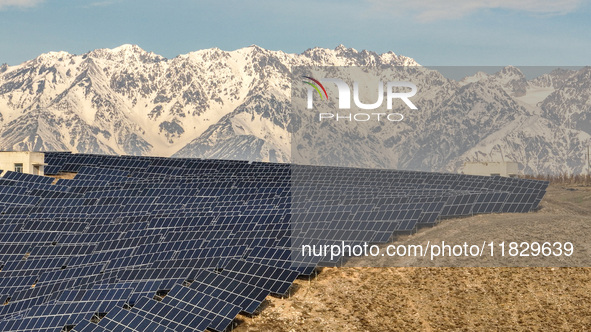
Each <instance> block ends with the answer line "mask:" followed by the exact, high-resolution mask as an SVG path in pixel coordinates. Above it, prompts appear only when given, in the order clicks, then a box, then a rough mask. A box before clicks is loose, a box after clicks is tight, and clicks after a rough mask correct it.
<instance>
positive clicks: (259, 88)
mask: <svg viewBox="0 0 591 332" xmlns="http://www.w3.org/2000/svg"><path fill="white" fill-rule="evenodd" d="M295 66H374V67H380V66H418V64H417V63H416V62H415V61H414V60H413V59H411V58H408V57H405V56H400V55H396V54H394V53H392V52H388V53H384V54H377V53H374V52H370V51H365V50H364V51H357V50H354V49H351V48H346V47H344V46H342V45H340V46H338V47H337V48H335V49H334V50H331V49H323V48H314V49H309V50H307V51H305V52H303V53H301V54H288V53H284V52H282V51H270V50H265V49H262V48H260V47H258V46H254V45H253V46H250V47H246V48H242V49H239V50H235V51H231V52H227V51H222V50H219V49H215V48H214V49H206V50H200V51H196V52H191V53H189V54H185V55H179V56H177V57H175V58H173V59H166V58H163V57H161V56H159V55H156V54H154V53H151V52H146V51H144V50H142V49H141V48H140V47H138V46H135V45H122V46H120V47H117V48H114V49H99V50H94V51H91V52H88V53H86V54H82V55H73V54H69V53H66V52H50V53H47V54H42V55H40V56H39V57H37V58H35V59H33V60H30V61H27V62H25V63H23V64H20V65H16V66H7V65H3V66H1V67H0V149H4V150H41V151H43V150H45V151H49V150H68V151H74V152H89V153H106V154H134V155H160V156H171V155H174V156H178V157H207V158H231V159H245V160H264V161H283V162H286V161H290V160H291V159H290V158H291V138H292V135H293V133H294V131H296V130H306V128H302V127H301V126H298V124H297V123H295V122H294V118H293V117H292V116H291V113H292V110H291V105H290V90H291V82H292V78H291V69H292V68H294V67H295ZM417 68H418V67H417ZM421 68H422V67H421ZM590 72H591V69H589V68H584V69H581V70H579V71H567V70H556V71H553V72H551V73H549V74H545V75H542V76H540V77H538V78H536V79H533V80H529V81H528V80H527V79H526V78H525V76H524V75H523V74H522V73H521V72H520V71H519V69H517V68H514V67H507V68H504V69H503V70H501V71H500V72H498V73H496V74H485V73H479V74H477V75H474V76H472V77H468V78H466V79H464V80H462V81H459V82H456V81H453V80H450V79H447V78H445V77H443V76H442V75H441V74H440V73H438V72H436V71H433V70H421V71H417V72H416V73H414V74H412V75H413V76H412V80H413V82H415V83H416V84H417V85H419V84H420V85H421V86H422V87H428V89H425V88H423V90H422V91H427V90H428V93H421V94H417V96H416V98H417V99H416V101H417V103H418V105H420V106H419V110H420V111H421V113H420V116H417V117H408V118H407V119H405V121H404V122H403V123H400V124H398V125H397V128H396V130H391V129H392V128H390V129H388V128H383V125H380V124H376V126H375V127H374V128H372V130H371V131H369V132H367V131H361V129H359V130H358V131H357V132H356V135H357V136H355V137H356V139H357V140H356V141H355V142H356V144H358V148H355V149H351V151H350V152H349V153H348V154H347V155H342V156H335V158H337V159H338V158H348V160H352V159H353V160H363V159H364V158H365V159H367V158H376V160H379V163H378V164H379V166H382V167H389V168H404V169H422V170H435V171H438V170H447V171H456V170H458V169H459V168H460V166H461V165H462V164H463V162H464V161H468V160H482V161H485V160H497V159H500V158H504V159H512V160H515V161H518V162H520V163H522V164H523V167H522V169H523V170H524V171H526V172H529V173H548V172H552V173H556V172H564V171H567V172H575V173H578V172H581V171H583V170H584V169H585V168H584V164H585V160H584V151H586V146H587V145H588V144H589V143H590V142H591V136H590V135H591V116H589V114H590V111H591V110H590V107H591V100H590V96H591V86H590V84H589V74H590ZM355 130H357V129H353V132H354V131H355ZM301 137H307V138H308V139H309V142H308V143H309V144H311V142H312V141H313V140H314V139H315V136H314V135H308V136H301ZM316 138H319V137H318V136H316ZM303 143H304V148H305V145H306V144H308V143H306V142H303ZM372 144H373V145H372ZM310 146H311V145H310ZM368 146H373V148H371V149H367V147H368Z"/></svg>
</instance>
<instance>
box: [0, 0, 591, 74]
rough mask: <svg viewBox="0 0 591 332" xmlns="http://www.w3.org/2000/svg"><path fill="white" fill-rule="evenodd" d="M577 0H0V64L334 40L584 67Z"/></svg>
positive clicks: (465, 62)
mask: <svg viewBox="0 0 591 332" xmlns="http://www.w3.org/2000/svg"><path fill="white" fill-rule="evenodd" d="M590 14H591V4H590V1H582V0H554V1H553V0H521V1H515V0H479V1H473V0H447V1H441V0H416V1H413V0H404V1H401V0H314V1H309V0H298V1H281V0H251V1H244V0H228V1H222V0H167V1H162V0H161V1H153V0H106V1H102V0H98V1H96V0H95V1H92V0H91V1H86V0H0V64H2V63H8V64H9V65H16V64H19V63H22V62H24V61H26V60H30V59H33V58H35V57H36V56H38V55H39V54H42V53H46V52H49V51H66V52H69V53H73V54H82V53H85V52H88V51H90V50H94V49H97V48H113V47H117V46H119V45H122V44H137V45H139V46H140V47H141V48H143V49H145V50H147V51H152V52H154V53H157V54H160V55H162V56H164V57H167V58H173V57H175V56H177V55H179V54H185V53H188V52H191V51H196V50H200V49H205V48H212V47H217V48H220V49H222V50H227V51H231V50H235V49H239V48H242V47H246V46H249V45H252V44H256V45H259V46H261V47H263V48H266V49H271V50H282V51H285V52H289V53H301V52H303V51H305V50H306V49H308V48H313V47H317V46H318V47H325V48H335V47H336V46H337V45H339V44H343V45H345V46H347V47H353V48H355V49H357V50H362V49H367V50H371V51H375V52H378V53H383V52H388V51H393V52H394V53H396V54H401V55H406V56H409V57H412V58H414V59H415V60H417V62H419V63H420V64H422V65H427V66H505V65H516V66H582V65H591V63H590V62H591V57H590V56H591V38H590V37H589V35H590V34H589V31H590V30H591V20H590V19H589V18H590V17H591V15H590Z"/></svg>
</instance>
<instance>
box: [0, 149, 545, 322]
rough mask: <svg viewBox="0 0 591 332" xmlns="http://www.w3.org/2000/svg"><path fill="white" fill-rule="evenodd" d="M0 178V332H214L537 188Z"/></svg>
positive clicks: (258, 172) (421, 177)
mask: <svg viewBox="0 0 591 332" xmlns="http://www.w3.org/2000/svg"><path fill="white" fill-rule="evenodd" d="M45 162H46V163H47V164H48V166H46V168H45V173H46V174H47V175H57V174H59V173H60V172H61V173H63V172H75V173H77V174H76V176H75V177H74V178H73V179H59V180H57V181H56V182H55V183H54V179H53V178H50V177H42V176H34V175H28V174H20V173H14V172H6V173H5V174H4V176H3V178H0V262H1V265H2V269H1V271H0V297H1V301H2V302H3V303H4V304H5V305H4V306H1V307H0V331H204V330H206V329H208V330H213V331H223V330H224V329H226V328H227V327H228V326H229V325H230V324H231V322H232V320H233V319H234V318H235V316H236V315H237V314H238V313H241V312H243V313H253V312H255V310H256V309H257V308H258V307H259V305H260V304H261V302H262V301H263V300H264V299H265V298H266V297H267V296H268V295H269V294H278V295H285V294H286V293H287V292H288V291H289V288H290V286H291V284H292V283H293V281H294V280H295V279H296V278H297V277H298V276H300V275H310V274H312V273H313V272H314V270H315V268H316V267H317V266H319V265H331V264H337V263H339V262H340V261H341V260H342V259H343V257H338V258H336V259H332V260H331V259H329V258H328V257H322V256H313V257H304V256H302V255H301V252H299V251H298V248H299V247H300V245H301V244H331V243H334V242H340V241H346V242H347V243H350V244H356V243H362V242H370V243H384V242H387V241H391V240H392V237H393V236H395V235H396V234H401V233H408V232H412V231H414V230H416V228H417V227H418V226H421V225H432V224H435V223H436V222H438V221H439V220H441V219H442V218H445V217H451V216H458V215H470V214H476V213H497V212H527V211H531V210H533V209H536V208H537V206H538V204H539V203H540V201H541V199H542V197H543V196H544V193H545V190H546V187H547V185H548V183H547V182H542V181H535V180H524V179H514V178H502V177H481V176H468V175H459V174H439V173H426V172H410V171H392V170H368V169H353V168H337V167H318V166H295V165H288V164H276V163H259V162H252V163H249V162H244V161H228V160H201V159H172V158H156V157H132V156H102V155H88V154H70V153H61V152H59V153H58V152H56V153H46V160H45Z"/></svg>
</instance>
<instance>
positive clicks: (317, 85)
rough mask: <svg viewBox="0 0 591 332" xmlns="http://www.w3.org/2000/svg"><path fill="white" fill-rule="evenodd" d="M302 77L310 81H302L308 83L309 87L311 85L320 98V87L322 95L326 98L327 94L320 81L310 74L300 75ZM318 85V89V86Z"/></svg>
mask: <svg viewBox="0 0 591 332" xmlns="http://www.w3.org/2000/svg"><path fill="white" fill-rule="evenodd" d="M302 77H303V78H307V79H309V80H310V81H312V82H308V81H303V82H304V83H306V84H309V85H310V86H311V87H313V88H314V89H315V90H316V92H318V95H319V96H320V99H322V93H321V92H320V89H322V91H323V92H324V97H325V98H326V100H328V94H327V93H326V89H325V88H324V86H323V85H322V83H320V81H318V80H316V79H313V78H312V77H310V76H302ZM318 87H320V89H319V88H318Z"/></svg>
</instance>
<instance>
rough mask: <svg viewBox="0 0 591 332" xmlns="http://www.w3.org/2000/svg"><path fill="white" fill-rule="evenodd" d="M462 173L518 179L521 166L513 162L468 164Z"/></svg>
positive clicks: (465, 164)
mask: <svg viewBox="0 0 591 332" xmlns="http://www.w3.org/2000/svg"><path fill="white" fill-rule="evenodd" d="M462 173H464V174H470V175H486V176H494V175H499V176H506V177H516V176H517V175H518V174H519V164H518V163H515V162H511V161H503V162H466V163H464V167H463V168H462Z"/></svg>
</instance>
